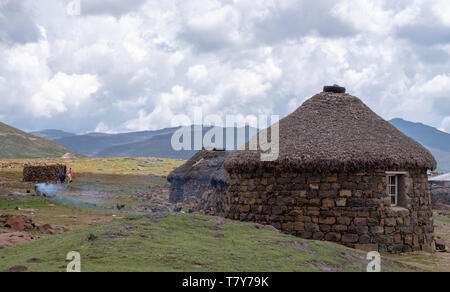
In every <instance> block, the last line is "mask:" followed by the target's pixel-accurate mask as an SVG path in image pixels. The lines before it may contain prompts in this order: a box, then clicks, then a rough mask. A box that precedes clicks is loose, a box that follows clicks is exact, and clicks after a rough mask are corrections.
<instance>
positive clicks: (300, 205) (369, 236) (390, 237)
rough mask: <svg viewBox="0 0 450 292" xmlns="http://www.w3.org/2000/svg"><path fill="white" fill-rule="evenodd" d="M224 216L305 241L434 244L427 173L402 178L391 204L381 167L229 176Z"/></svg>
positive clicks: (377, 246)
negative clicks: (365, 170)
mask: <svg viewBox="0 0 450 292" xmlns="http://www.w3.org/2000/svg"><path fill="white" fill-rule="evenodd" d="M230 178H231V180H230V187H229V189H228V192H227V205H226V208H225V214H226V215H225V216H226V217H228V218H230V219H235V220H241V221H253V222H257V223H261V224H271V225H273V226H274V227H276V228H278V229H281V230H283V231H284V232H286V233H289V234H293V235H296V236H299V237H302V238H306V239H314V240H327V241H332V242H336V243H340V244H343V245H345V246H348V247H351V248H357V249H362V250H366V251H380V252H384V253H400V252H411V251H417V250H430V249H432V248H433V245H434V238H433V232H434V230H433V229H434V227H433V219H432V215H433V214H432V210H431V206H430V204H431V202H430V201H431V199H430V191H429V187H428V179H427V175H426V171H412V172H411V171H410V172H409V174H408V175H405V176H404V179H403V181H402V183H401V184H402V186H403V187H404V192H403V195H402V198H401V200H400V201H401V202H402V206H399V207H391V206H390V198H389V197H388V195H387V191H386V190H387V176H386V174H385V171H384V170H377V171H375V172H373V173H339V174H317V173H301V174H300V173H299V174H297V173H283V174H272V173H259V174H239V173H232V174H230Z"/></svg>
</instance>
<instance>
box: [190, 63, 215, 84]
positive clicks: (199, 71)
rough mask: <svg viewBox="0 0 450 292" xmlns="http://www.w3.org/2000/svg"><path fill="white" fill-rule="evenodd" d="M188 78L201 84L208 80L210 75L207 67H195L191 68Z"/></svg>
mask: <svg viewBox="0 0 450 292" xmlns="http://www.w3.org/2000/svg"><path fill="white" fill-rule="evenodd" d="M186 76H187V77H188V78H189V79H190V80H192V81H193V82H201V81H202V80H205V79H206V78H208V76H209V74H208V69H206V66H205V65H195V66H191V67H189V70H188V72H187V73H186Z"/></svg>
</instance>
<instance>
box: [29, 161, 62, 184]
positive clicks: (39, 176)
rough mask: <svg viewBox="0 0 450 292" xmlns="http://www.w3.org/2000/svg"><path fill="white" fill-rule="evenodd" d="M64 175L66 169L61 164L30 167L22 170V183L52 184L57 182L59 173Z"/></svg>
mask: <svg viewBox="0 0 450 292" xmlns="http://www.w3.org/2000/svg"><path fill="white" fill-rule="evenodd" d="M60 172H61V173H63V174H65V173H66V172H67V167H66V166H65V165H62V164H54V165H40V166H31V165H25V166H24V168H23V181H24V182H36V183H54V182H57V181H58V180H59V173H60Z"/></svg>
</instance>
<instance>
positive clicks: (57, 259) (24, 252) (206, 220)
mask: <svg viewBox="0 0 450 292" xmlns="http://www.w3.org/2000/svg"><path fill="white" fill-rule="evenodd" d="M70 251H76V252H79V253H80V255H81V265H82V271H86V272H87V271H89V272H100V271H108V272H116V271H126V272H133V271H149V272H161V271H164V272H176V271H184V272H191V271H192V272H194V271H203V272H206V271H226V272H242V271H252V272H269V271H286V272H300V271H365V270H366V265H367V261H366V260H365V254H364V253H360V252H357V251H354V250H350V249H347V248H344V247H341V246H338V245H335V244H332V243H327V242H315V241H306V240H301V239H298V238H295V237H292V236H287V235H282V234H280V233H278V232H276V231H273V230H266V229H257V228H255V225H254V224H249V223H239V222H232V221H228V220H223V219H221V218H215V217H205V216H200V215H169V216H168V217H165V218H160V219H155V218H153V217H152V216H147V217H145V216H142V217H128V218H125V219H118V220H113V221H111V222H108V223H103V224H99V225H96V226H92V227H89V228H84V229H79V230H76V231H70V232H67V233H65V234H61V235H56V236H52V237H49V238H46V239H41V240H38V241H34V242H31V243H27V244H24V245H21V246H15V247H9V248H5V249H3V250H2V251H1V253H0V270H7V269H9V268H11V267H13V266H17V265H19V266H26V267H27V268H28V270H29V271H55V272H56V271H65V270H66V266H67V261H65V257H66V254H67V253H68V252H70ZM33 258H34V259H39V260H40V261H41V262H40V263H34V264H29V263H27V261H28V260H30V259H33ZM383 269H384V271H407V270H410V269H409V268H406V266H400V265H398V264H394V263H392V262H387V263H385V265H384V266H383Z"/></svg>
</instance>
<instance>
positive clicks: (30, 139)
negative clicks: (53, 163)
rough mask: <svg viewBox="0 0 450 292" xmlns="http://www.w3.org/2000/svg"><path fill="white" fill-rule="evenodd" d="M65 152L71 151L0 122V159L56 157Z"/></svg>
mask: <svg viewBox="0 0 450 292" xmlns="http://www.w3.org/2000/svg"><path fill="white" fill-rule="evenodd" d="M66 153H73V152H72V151H70V150H68V149H67V148H64V147H62V146H60V145H58V144H56V143H54V142H51V141H48V140H45V139H43V138H39V137H36V136H33V135H30V134H27V133H25V132H23V131H20V130H18V129H16V128H13V127H10V126H8V125H5V124H3V123H1V122H0V159H12V158H57V157H61V156H63V155H64V154H66Z"/></svg>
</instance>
